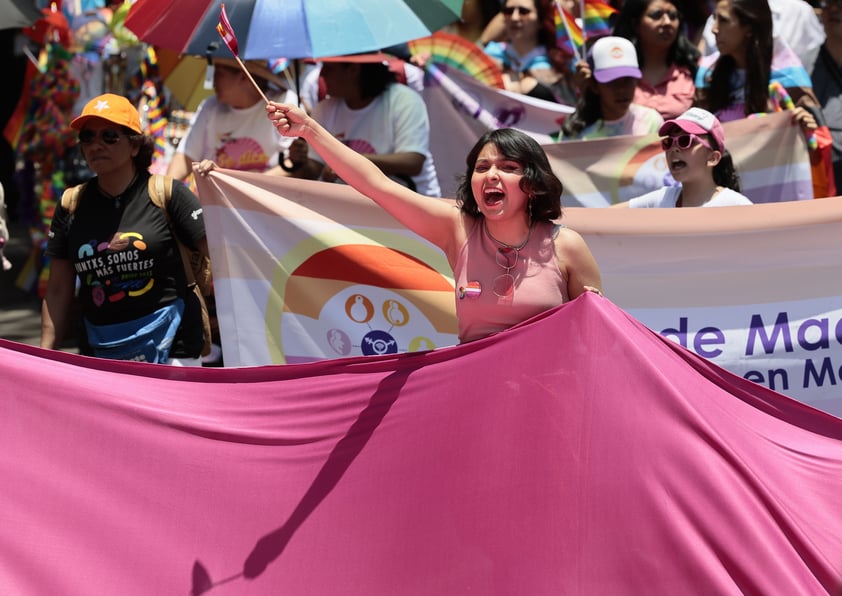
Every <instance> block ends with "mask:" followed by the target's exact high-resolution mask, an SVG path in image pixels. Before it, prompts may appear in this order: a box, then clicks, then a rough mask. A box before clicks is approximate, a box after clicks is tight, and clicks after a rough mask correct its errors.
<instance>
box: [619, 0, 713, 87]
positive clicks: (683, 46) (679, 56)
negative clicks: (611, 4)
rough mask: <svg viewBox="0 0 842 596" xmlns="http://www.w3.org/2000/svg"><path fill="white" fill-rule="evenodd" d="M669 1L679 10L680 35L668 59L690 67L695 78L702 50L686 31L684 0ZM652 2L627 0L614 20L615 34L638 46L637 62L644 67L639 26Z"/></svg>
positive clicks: (671, 47) (648, 0) (677, 64)
mask: <svg viewBox="0 0 842 596" xmlns="http://www.w3.org/2000/svg"><path fill="white" fill-rule="evenodd" d="M669 1H670V2H671V3H672V4H673V5H675V8H676V10H678V36H677V37H676V38H675V41H674V42H673V44H672V46H670V49H669V53H668V54H667V61H668V63H669V64H675V65H676V66H684V67H686V68H688V69H689V70H690V74H691V75H692V77H693V78H694V79H695V78H696V71H698V70H699V56H700V52H699V50H698V49H697V48H696V46H694V45H693V43H692V42H691V41H690V40H689V39H688V38H687V35H686V33H685V31H686V26H687V23H686V20H685V16H684V13H685V8H684V4H683V2H682V0H669ZM652 2H654V0H625V2H623V7H622V8H621V9H620V12H619V13H617V15H616V18H615V20H614V31H613V35H616V36H618V37H625V38H626V39H628V40H629V41H631V42H632V43H633V44H634V46H635V47H636V48H637V62H638V64H639V65H640V67H641V68H643V65H644V63H645V62H646V57H645V56H644V55H643V51H642V50H641V48H640V45H639V44H638V39H637V28H638V26H639V25H640V21H641V19H642V18H643V16H644V14H645V13H646V12H647V10H648V9H649V5H650V4H652Z"/></svg>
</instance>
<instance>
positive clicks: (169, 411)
mask: <svg viewBox="0 0 842 596" xmlns="http://www.w3.org/2000/svg"><path fill="white" fill-rule="evenodd" d="M0 374H2V379H3V381H2V387H3V389H2V394H0V437H2V439H0V484H1V485H2V487H3V488H2V490H0V527H2V528H3V531H2V532H0V561H2V564H0V593H3V594H86V595H97V594H109V595H113V594H121V595H132V594H138V595H140V594H143V595H148V594H203V593H207V594H214V595H216V594H225V595H233V594H237V595H240V594H325V595H335V594H342V595H346V596H356V595H366V596H372V595H381V594H382V595H386V594H388V595H394V594H401V595H429V594H437V595H442V594H443V595H450V594H454V595H455V594H460V595H461V594H468V593H471V594H483V595H498V594H499V595H503V594H530V595H543V594H642V593H646V594H667V593H669V594H740V593H742V594H828V593H831V594H838V593H840V589H842V515H840V509H839V503H840V495H842V420H840V419H838V418H835V417H833V416H831V415H829V414H826V413H823V412H821V411H819V410H815V409H813V408H811V407H809V406H807V405H805V404H803V403H801V402H798V401H795V400H793V399H790V398H788V397H785V396H783V395H780V394H777V393H774V392H772V391H770V390H768V389H766V388H764V387H762V386H760V385H755V384H753V383H751V382H749V381H746V380H744V379H741V378H739V377H736V376H734V375H732V374H731V373H728V372H726V371H724V370H723V369H720V368H718V367H716V366H715V365H713V364H711V363H709V362H707V361H705V360H703V359H701V358H699V357H697V356H695V355H694V354H692V353H691V352H688V351H687V350H685V349H683V348H681V347H680V346H677V345H676V344H673V343H672V342H670V341H668V340H665V339H663V338H661V337H660V336H659V335H657V334H655V333H653V332H652V331H650V330H648V329H647V328H646V327H644V326H643V325H642V324H640V323H638V322H637V321H635V320H634V319H632V318H631V317H629V316H628V315H627V314H626V313H625V312H624V311H622V310H620V309H619V308H617V307H616V306H615V305H613V304H612V303H611V302H610V301H609V300H607V299H604V298H600V297H598V296H596V295H593V294H586V295H584V296H582V297H580V298H578V299H576V300H574V301H572V302H570V303H568V304H565V305H563V306H560V307H558V308H556V309H554V310H552V311H549V312H547V313H545V314H543V315H540V316H538V317H536V318H534V319H532V320H530V321H527V322H525V323H523V324H521V325H519V326H517V327H515V328H513V329H511V330H508V331H505V332H502V333H499V334H497V335H495V336H492V337H489V338H486V339H483V340H480V341H477V342H473V343H470V344H465V345H460V346H454V347H448V348H442V349H439V350H435V351H432V352H425V353H414V354H402V355H398V356H389V357H368V358H365V357H360V358H351V359H345V360H332V361H323V362H316V363H311V364H302V365H288V366H267V367H255V368H242V369H176V368H172V367H165V366H156V365H149V364H137V363H126V362H110V361H105V360H96V359H92V358H86V357H83V356H78V355H74V354H67V353H60V352H49V351H44V350H40V349H38V348H35V347H30V346H25V345H21V344H16V343H13V342H9V341H0Z"/></svg>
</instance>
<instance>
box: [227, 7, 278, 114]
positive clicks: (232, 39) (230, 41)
mask: <svg viewBox="0 0 842 596" xmlns="http://www.w3.org/2000/svg"><path fill="white" fill-rule="evenodd" d="M216 30H217V32H218V33H219V36H220V37H221V38H222V41H224V42H225V45H226V46H228V49H229V50H231V53H232V54H234V59H235V60H236V61H237V64H239V65H240V68H242V69H243V72H244V73H246V76H247V77H248V78H249V81H251V84H252V85H254V88H255V89H257V92H258V93H259V94H260V97H262V98H263V101H265V102H266V103H269V98H268V97H266V94H265V93H263V90H262V89H261V88H260V85H258V84H257V82H255V80H254V78H253V77H252V76H251V73H250V72H249V70H248V68H246V65H245V64H243V61H242V60H240V48H239V46H238V45H237V36H236V35H234V28H233V27H232V26H231V22H230V21H229V20H228V15H227V14H225V3H224V2H223V3H222V4H220V6H219V23H217V24H216Z"/></svg>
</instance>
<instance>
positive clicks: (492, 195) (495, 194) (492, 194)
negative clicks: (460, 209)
mask: <svg viewBox="0 0 842 596" xmlns="http://www.w3.org/2000/svg"><path fill="white" fill-rule="evenodd" d="M505 196H506V195H505V194H503V191H502V190H500V189H499V188H487V189H485V190H484V191H483V194H482V200H483V202H484V203H485V205H486V206H487V207H494V206H497V205H499V204H500V203H502V202H503V199H504V198H505Z"/></svg>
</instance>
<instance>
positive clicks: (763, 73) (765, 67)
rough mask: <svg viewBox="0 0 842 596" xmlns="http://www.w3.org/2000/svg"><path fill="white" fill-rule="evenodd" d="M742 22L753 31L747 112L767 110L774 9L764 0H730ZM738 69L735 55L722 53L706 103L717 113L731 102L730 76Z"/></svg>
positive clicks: (747, 84) (747, 53) (750, 45)
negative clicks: (723, 54)
mask: <svg viewBox="0 0 842 596" xmlns="http://www.w3.org/2000/svg"><path fill="white" fill-rule="evenodd" d="M730 1H731V9H732V10H733V12H734V14H735V15H736V16H737V19H738V20H739V21H740V24H741V25H744V26H746V25H747V26H748V27H749V28H750V30H751V32H752V36H751V39H750V40H749V41H750V43H749V44H748V49H747V51H746V56H745V63H746V64H747V65H748V68H746V84H745V113H746V115H748V114H752V113H755V112H765V111H766V110H767V106H768V103H769V77H770V75H771V73H772V11H771V9H770V8H769V3H768V2H764V1H762V0H730ZM736 69H737V63H736V61H735V60H734V58H733V57H732V56H722V55H720V56H719V58H718V59H717V61H716V64H715V65H714V67H713V71H712V72H711V73H710V75H709V76H710V81H709V83H708V90H707V100H706V102H705V103H706V107H707V109H708V110H710V111H711V112H713V113H716V112H718V111H720V110H722V109H724V108H727V107H728V106H729V105H731V78H732V76H733V75H734V71H735V70H736Z"/></svg>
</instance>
